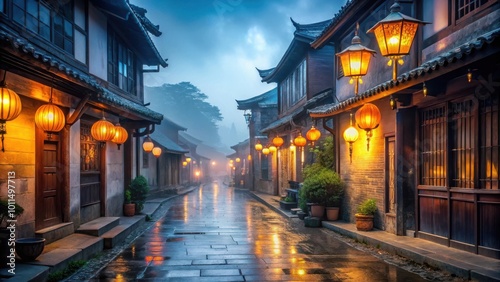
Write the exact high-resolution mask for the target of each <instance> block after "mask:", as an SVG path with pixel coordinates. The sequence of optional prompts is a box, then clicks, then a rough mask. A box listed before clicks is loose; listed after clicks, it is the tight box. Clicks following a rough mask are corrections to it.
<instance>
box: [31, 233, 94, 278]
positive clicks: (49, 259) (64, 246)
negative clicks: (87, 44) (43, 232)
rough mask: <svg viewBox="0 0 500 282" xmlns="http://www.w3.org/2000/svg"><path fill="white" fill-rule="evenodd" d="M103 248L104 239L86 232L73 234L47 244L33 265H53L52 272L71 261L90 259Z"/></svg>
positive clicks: (62, 267)
mask: <svg viewBox="0 0 500 282" xmlns="http://www.w3.org/2000/svg"><path fill="white" fill-rule="evenodd" d="M102 249H103V239H102V238H99V237H95V236H91V235H85V234H78V233H75V234H71V235H69V236H67V237H65V238H63V239H60V240H57V241H55V242H53V243H51V244H48V245H46V246H45V248H44V250H43V253H42V254H41V255H40V256H39V257H38V258H37V259H36V260H35V261H33V262H27V263H28V264H33V265H43V266H48V267H51V270H50V271H51V272H53V271H57V270H62V269H64V268H65V267H66V266H67V265H68V264H69V262H71V261H75V260H84V259H88V258H90V257H91V256H93V255H95V254H97V253H99V252H100V251H102Z"/></svg>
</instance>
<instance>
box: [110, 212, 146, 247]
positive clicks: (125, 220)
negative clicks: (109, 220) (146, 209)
mask: <svg viewBox="0 0 500 282" xmlns="http://www.w3.org/2000/svg"><path fill="white" fill-rule="evenodd" d="M144 222H146V216H145V215H135V216H131V217H121V218H120V224H119V225H118V226H116V227H114V228H112V229H111V230H109V231H108V232H106V233H104V234H102V235H101V238H102V239H103V241H104V248H105V249H111V248H113V247H114V246H116V244H118V243H119V242H121V241H123V240H124V239H125V238H127V236H128V235H129V234H130V232H132V231H133V230H135V229H136V228H137V227H138V226H139V225H141V224H143V223H144Z"/></svg>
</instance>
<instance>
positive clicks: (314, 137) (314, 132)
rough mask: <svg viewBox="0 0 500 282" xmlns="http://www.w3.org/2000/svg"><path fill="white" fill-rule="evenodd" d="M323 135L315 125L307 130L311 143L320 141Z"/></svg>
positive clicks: (307, 136)
mask: <svg viewBox="0 0 500 282" xmlns="http://www.w3.org/2000/svg"><path fill="white" fill-rule="evenodd" d="M320 137H321V131H319V130H318V129H317V128H316V127H314V125H313V126H312V127H311V129H309V131H307V133H306V138H307V140H309V141H311V144H312V145H313V146H314V142H316V141H318V139H319V138H320Z"/></svg>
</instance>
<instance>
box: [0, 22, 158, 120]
mask: <svg viewBox="0 0 500 282" xmlns="http://www.w3.org/2000/svg"><path fill="white" fill-rule="evenodd" d="M0 42H2V43H7V44H10V45H11V46H12V48H13V49H16V50H19V51H21V52H23V53H25V54H27V55H31V56H33V58H34V59H36V60H38V61H40V62H42V63H43V64H45V65H47V66H48V67H51V68H52V69H57V70H58V71H59V72H62V73H64V74H66V75H68V76H71V77H74V78H76V79H77V80H79V81H81V82H83V83H84V84H86V85H88V86H89V87H91V88H93V89H94V90H95V91H96V92H98V95H97V99H98V100H99V101H100V102H103V103H105V104H109V105H112V106H115V107H118V108H121V109H124V110H127V111H130V112H132V113H136V114H140V115H143V116H146V117H148V118H150V119H153V120H154V121H155V122H156V123H160V122H161V120H162V119H163V115H162V114H160V113H157V112H155V111H153V110H151V109H149V108H147V107H145V106H143V105H140V104H137V103H135V102H132V101H130V100H127V99H125V98H123V97H121V96H119V95H118V94H115V93H113V92H111V91H110V90H109V89H106V88H104V87H102V86H101V85H100V84H99V83H98V82H97V81H96V80H95V79H94V78H93V77H92V76H91V75H90V74H88V73H84V72H82V71H79V70H77V69H75V68H74V67H72V66H70V65H68V64H66V63H64V62H63V61H61V60H58V59H57V58H54V57H53V56H50V55H48V54H46V53H45V52H43V51H41V50H38V49H36V48H35V47H34V46H33V45H32V44H30V43H29V42H28V41H26V40H24V39H23V38H20V37H17V36H15V35H13V34H10V33H7V32H6V31H3V30H0Z"/></svg>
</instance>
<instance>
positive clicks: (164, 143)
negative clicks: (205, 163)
mask: <svg viewBox="0 0 500 282" xmlns="http://www.w3.org/2000/svg"><path fill="white" fill-rule="evenodd" d="M150 137H151V139H153V140H154V141H156V143H158V144H159V145H160V146H161V147H163V148H164V149H165V151H166V152H167V153H172V154H184V153H188V152H189V151H187V150H185V149H183V148H182V147H181V146H179V144H177V143H175V141H173V140H172V139H170V138H168V137H167V136H166V135H165V134H163V133H161V132H158V131H155V132H153V133H152V134H151V135H150Z"/></svg>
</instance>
